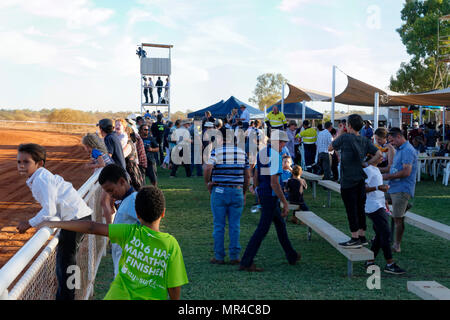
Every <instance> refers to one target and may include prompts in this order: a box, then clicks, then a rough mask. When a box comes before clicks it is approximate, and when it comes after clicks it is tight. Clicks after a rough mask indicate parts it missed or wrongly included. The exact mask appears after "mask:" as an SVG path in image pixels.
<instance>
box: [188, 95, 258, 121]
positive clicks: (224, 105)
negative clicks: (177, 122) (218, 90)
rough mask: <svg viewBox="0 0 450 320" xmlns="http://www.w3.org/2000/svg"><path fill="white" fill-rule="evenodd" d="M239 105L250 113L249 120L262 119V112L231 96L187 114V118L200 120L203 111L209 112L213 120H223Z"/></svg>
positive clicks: (203, 113)
mask: <svg viewBox="0 0 450 320" xmlns="http://www.w3.org/2000/svg"><path fill="white" fill-rule="evenodd" d="M241 105H245V106H246V108H247V110H248V112H249V113H250V118H251V119H262V118H264V112H262V111H261V110H259V109H256V108H253V107H252V106H250V105H249V104H247V103H245V102H242V101H241V100H239V99H237V98H235V97H233V96H231V97H230V98H229V99H228V100H227V101H225V102H223V100H221V101H220V102H218V103H216V104H213V105H211V106H209V107H207V108H203V109H200V110H198V111H195V112H191V113H189V114H188V118H202V117H203V116H204V115H205V111H210V112H211V115H212V116H213V117H214V118H225V117H226V116H227V115H228V114H230V113H231V110H233V109H234V108H236V109H238V110H239V108H240V106H241Z"/></svg>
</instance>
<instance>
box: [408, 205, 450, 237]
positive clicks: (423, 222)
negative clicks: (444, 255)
mask: <svg viewBox="0 0 450 320" xmlns="http://www.w3.org/2000/svg"><path fill="white" fill-rule="evenodd" d="M405 222H406V223H408V224H410V225H413V226H415V227H417V228H419V229H422V230H424V231H427V232H430V233H432V234H435V235H437V236H439V237H441V238H444V239H446V240H450V226H448V225H446V224H443V223H440V222H437V221H434V220H431V219H428V218H425V217H423V216H419V215H418V214H415V213H412V212H411V211H407V212H406V215H405Z"/></svg>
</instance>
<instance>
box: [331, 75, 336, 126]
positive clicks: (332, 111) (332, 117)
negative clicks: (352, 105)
mask: <svg viewBox="0 0 450 320" xmlns="http://www.w3.org/2000/svg"><path fill="white" fill-rule="evenodd" d="M335 89H336V66H333V77H332V82H331V123H333V124H334V96H335Z"/></svg>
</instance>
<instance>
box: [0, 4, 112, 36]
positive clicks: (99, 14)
mask: <svg viewBox="0 0 450 320" xmlns="http://www.w3.org/2000/svg"><path fill="white" fill-rule="evenodd" d="M14 6H17V7H20V8H21V9H22V10H23V11H24V12H27V13H30V14H32V15H35V16H40V17H47V18H56V19H61V20H64V21H65V23H66V26H67V27H68V28H70V29H78V28H82V27H92V26H95V25H98V24H100V23H102V22H105V21H106V20H108V19H109V18H110V17H111V16H112V15H113V14H114V10H111V9H104V8H93V5H92V4H91V1H89V0H58V1H54V0H33V1H20V0H8V1H6V2H4V3H2V4H1V5H0V8H1V7H3V8H7V7H14Z"/></svg>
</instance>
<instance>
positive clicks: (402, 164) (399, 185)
mask: <svg viewBox="0 0 450 320" xmlns="http://www.w3.org/2000/svg"><path fill="white" fill-rule="evenodd" d="M388 137H389V143H390V144H391V145H393V146H394V147H395V148H396V149H397V152H396V153H395V156H394V162H393V163H392V166H391V169H390V171H389V173H385V174H383V180H389V190H388V196H390V198H391V200H392V207H393V210H392V216H393V217H394V222H395V241H394V245H393V249H394V251H395V252H400V251H401V249H400V243H401V241H402V236H403V231H404V229H405V226H404V220H405V213H406V211H407V210H408V209H409V208H408V207H410V205H409V204H408V201H409V199H411V198H412V197H414V189H415V186H416V173H417V152H416V151H415V150H414V147H413V146H412V145H411V144H410V143H409V142H408V141H407V140H406V139H405V137H404V136H403V134H402V131H401V130H400V128H392V129H391V130H390V131H389V134H388Z"/></svg>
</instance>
